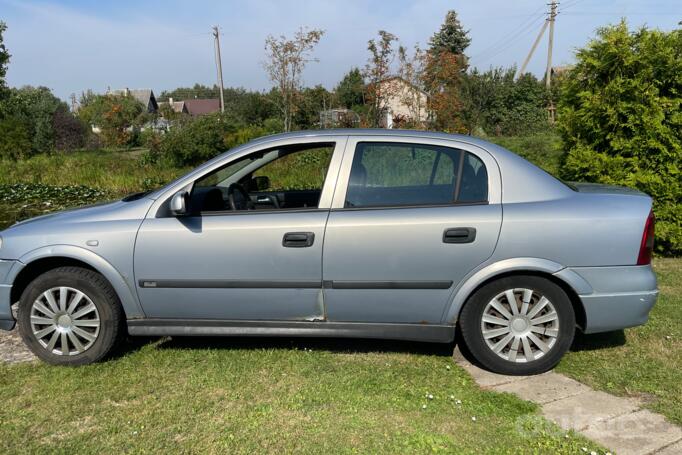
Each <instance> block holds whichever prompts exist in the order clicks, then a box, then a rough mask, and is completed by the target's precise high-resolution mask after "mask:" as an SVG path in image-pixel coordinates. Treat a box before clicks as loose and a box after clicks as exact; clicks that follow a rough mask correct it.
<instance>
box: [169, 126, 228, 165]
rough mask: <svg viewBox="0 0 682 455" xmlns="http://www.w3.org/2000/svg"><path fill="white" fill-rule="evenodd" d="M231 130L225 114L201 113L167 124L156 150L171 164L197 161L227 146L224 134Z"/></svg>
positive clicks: (207, 157)
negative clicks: (181, 124) (185, 120)
mask: <svg viewBox="0 0 682 455" xmlns="http://www.w3.org/2000/svg"><path fill="white" fill-rule="evenodd" d="M235 131H236V127H235V125H234V123H233V122H232V121H231V119H230V118H229V117H228V116H226V115H222V114H211V115H204V116H201V117H197V118H195V119H193V120H191V121H189V122H187V123H186V124H185V125H183V126H175V127H173V128H171V130H170V131H169V132H168V133H166V134H165V135H164V136H163V139H162V140H161V144H160V150H161V153H162V154H163V155H164V156H165V157H166V158H168V159H169V160H170V161H171V162H172V163H174V164H175V165H179V166H183V165H194V164H198V163H201V162H203V161H206V160H208V159H210V158H213V157H214V156H216V155H218V154H220V153H222V152H224V151H225V150H227V149H226V146H225V136H226V135H228V134H230V133H234V132H235Z"/></svg>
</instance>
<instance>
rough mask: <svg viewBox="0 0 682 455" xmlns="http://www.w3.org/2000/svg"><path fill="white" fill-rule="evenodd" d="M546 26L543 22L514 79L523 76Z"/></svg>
mask: <svg viewBox="0 0 682 455" xmlns="http://www.w3.org/2000/svg"><path fill="white" fill-rule="evenodd" d="M547 24H548V22H547V21H545V23H544V24H542V28H541V29H540V33H538V37H537V38H535V41H534V42H533V46H532V47H531V48H530V52H529V53H528V56H527V57H526V59H525V60H524V61H523V65H521V69H519V72H518V73H516V78H517V79H518V78H520V77H521V76H523V73H525V72H526V67H527V66H528V62H530V59H531V58H532V57H533V54H534V53H535V49H536V48H537V47H538V44H539V43H540V40H541V39H542V35H544V34H545V30H547Z"/></svg>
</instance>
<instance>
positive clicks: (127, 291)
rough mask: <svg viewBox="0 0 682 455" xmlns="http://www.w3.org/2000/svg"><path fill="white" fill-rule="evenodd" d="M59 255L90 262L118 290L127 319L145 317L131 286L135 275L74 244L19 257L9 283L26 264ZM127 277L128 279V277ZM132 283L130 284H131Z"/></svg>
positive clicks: (37, 250) (49, 248) (52, 247)
mask: <svg viewBox="0 0 682 455" xmlns="http://www.w3.org/2000/svg"><path fill="white" fill-rule="evenodd" d="M57 256H61V257H66V258H70V259H76V260H78V261H81V262H84V263H86V264H88V265H89V266H90V267H92V268H93V269H95V270H97V271H98V272H99V273H101V274H102V275H103V276H104V277H105V278H106V279H107V280H109V283H111V286H112V287H113V288H114V291H116V294H117V295H118V298H119V299H120V300H121V305H123V311H124V312H125V316H126V318H127V319H137V318H143V317H144V313H143V311H142V307H141V306H140V303H139V301H138V300H137V296H136V294H135V292H134V290H133V289H131V286H133V285H134V283H133V277H124V276H123V275H121V273H119V271H118V270H117V269H116V268H115V267H114V266H113V265H111V264H110V263H109V262H108V261H106V260H105V259H104V258H102V257H101V256H99V255H97V254H95V253H93V252H92V251H90V250H87V249H85V248H81V247H78V246H74V245H51V246H46V247H42V248H38V249H35V250H33V251H30V252H28V253H26V254H25V255H23V256H22V257H21V258H19V263H18V264H17V265H19V264H21V267H17V266H15V267H12V270H11V271H10V275H9V276H8V277H7V282H8V283H13V282H14V280H15V279H16V277H17V275H18V274H19V272H20V271H21V270H23V268H24V267H26V265H28V264H30V263H31V262H33V261H36V260H38V259H43V258H54V257H57ZM126 278H127V279H126ZM129 283H130V284H129Z"/></svg>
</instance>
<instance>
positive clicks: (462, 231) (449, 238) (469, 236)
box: [443, 227, 476, 243]
mask: <svg viewBox="0 0 682 455" xmlns="http://www.w3.org/2000/svg"><path fill="white" fill-rule="evenodd" d="M474 240H476V228H472V227H456V228H449V229H446V230H445V232H443V243H471V242H473V241H474Z"/></svg>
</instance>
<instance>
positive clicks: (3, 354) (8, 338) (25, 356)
mask: <svg viewBox="0 0 682 455" xmlns="http://www.w3.org/2000/svg"><path fill="white" fill-rule="evenodd" d="M13 310H14V311H13V313H14V317H15V318H16V317H17V315H16V308H13ZM35 358H36V356H34V355H33V353H32V352H31V351H29V349H28V348H27V347H26V345H25V344H24V342H23V340H22V339H21V336H20V335H19V329H18V328H17V327H16V326H14V329H13V330H12V331H11V332H7V331H5V330H0V362H7V363H16V362H30V361H31V360H34V359H35Z"/></svg>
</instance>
